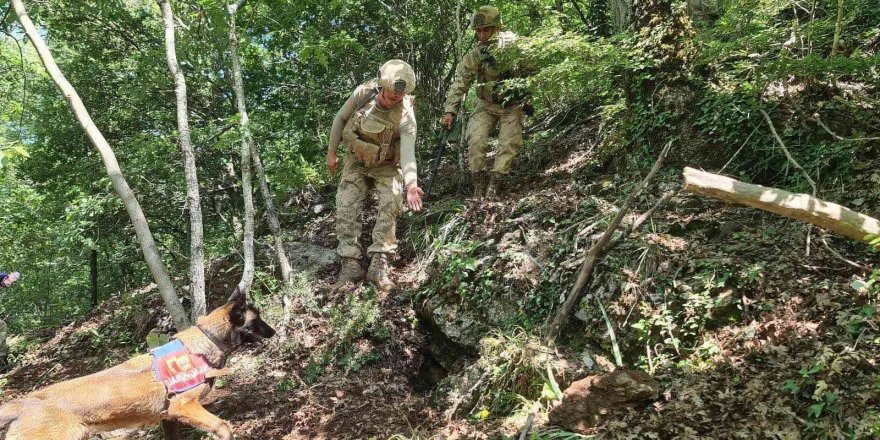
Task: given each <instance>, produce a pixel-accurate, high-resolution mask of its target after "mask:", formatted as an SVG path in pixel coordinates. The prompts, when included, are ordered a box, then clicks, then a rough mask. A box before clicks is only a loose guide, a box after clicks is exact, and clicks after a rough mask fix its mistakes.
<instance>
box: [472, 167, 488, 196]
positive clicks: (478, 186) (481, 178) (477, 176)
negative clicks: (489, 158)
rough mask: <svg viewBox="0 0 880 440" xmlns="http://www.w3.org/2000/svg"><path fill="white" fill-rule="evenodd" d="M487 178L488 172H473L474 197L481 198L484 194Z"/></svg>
mask: <svg viewBox="0 0 880 440" xmlns="http://www.w3.org/2000/svg"><path fill="white" fill-rule="evenodd" d="M487 180H489V173H487V172H485V171H480V172H478V173H474V198H475V199H482V198H483V196H484V195H485V194H486V181H487Z"/></svg>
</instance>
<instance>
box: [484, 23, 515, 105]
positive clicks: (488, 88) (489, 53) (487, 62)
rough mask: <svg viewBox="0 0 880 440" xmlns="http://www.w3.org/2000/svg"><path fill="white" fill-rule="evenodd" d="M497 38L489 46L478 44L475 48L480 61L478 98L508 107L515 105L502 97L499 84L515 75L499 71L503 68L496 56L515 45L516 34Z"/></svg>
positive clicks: (500, 34) (507, 33)
mask: <svg viewBox="0 0 880 440" xmlns="http://www.w3.org/2000/svg"><path fill="white" fill-rule="evenodd" d="M496 38H497V39H496V40H495V41H492V42H491V43H488V44H479V43H478V44H477V47H475V48H474V52H475V54H476V56H477V59H478V60H479V65H478V66H477V75H476V76H477V97H479V98H480V99H482V100H483V101H486V102H489V103H492V104H502V105H505V106H506V105H510V104H513V103H511V102H509V100H508V99H505V98H506V97H504V96H502V94H501V93H500V89H499V88H500V86H501V84H499V81H503V80H506V79H510V78H512V77H513V76H514V73H513V72H511V71H509V70H505V71H503V72H502V71H499V70H500V69H502V66H500V65H499V63H498V60H497V59H496V58H495V55H496V54H497V53H498V51H501V50H505V49H506V48H507V47H508V46H510V45H511V44H513V43H514V42H515V41H516V34H513V33H511V32H499V33H498V35H497V36H496Z"/></svg>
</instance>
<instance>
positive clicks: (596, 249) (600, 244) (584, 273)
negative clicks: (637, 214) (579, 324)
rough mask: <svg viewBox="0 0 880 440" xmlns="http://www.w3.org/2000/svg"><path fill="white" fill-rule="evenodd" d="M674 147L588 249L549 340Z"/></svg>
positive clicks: (629, 196)
mask: <svg viewBox="0 0 880 440" xmlns="http://www.w3.org/2000/svg"><path fill="white" fill-rule="evenodd" d="M671 147H672V141H670V142H668V143H667V144H666V146H665V147H663V151H661V152H660V155H659V156H657V161H656V162H654V166H653V167H652V168H651V171H650V172H648V175H647V176H645V178H644V179H642V181H641V182H640V183H639V184H638V186H636V187H635V189H633V191H632V192H631V193H630V194H629V195H628V196H627V197H626V200H625V201H624V202H623V205H621V206H620V210H618V211H617V215H616V216H615V217H614V220H612V221H611V225H609V226H608V229H606V230H605V233H604V234H602V238H600V239H599V241H597V242H596V243H595V244H594V245H593V246H592V247H590V250H589V251H587V257H586V258H585V259H584V263H583V264H582V265H581V269H580V272H579V273H578V278H577V281H575V283H574V286H572V288H571V291H569V292H568V297H567V298H566V299H565V302H564V303H562V307H560V308H559V311H558V312H556V316H555V317H554V318H553V321H552V322H551V323H550V326H549V327H548V329H547V337H548V339H549V340H551V341H552V340H555V339H556V336H558V335H559V330H560V329H561V328H562V325H563V324H565V322H566V321H567V320H568V317H569V315H571V312H572V310H573V309H574V306H575V304H577V303H578V302H580V299H581V293H582V291H583V289H584V287H585V286H586V285H587V281H588V280H589V279H590V275H591V274H592V273H593V268H595V267H596V263H597V262H598V261H599V258H600V257H601V256H602V255H604V253H605V252H604V250H605V246H606V245H607V244H608V242H610V241H611V237H612V236H613V235H614V231H615V230H617V227H618V226H620V222H621V221H623V217H624V216H626V214H627V213H628V212H629V210H630V208H631V207H632V204H633V202H634V201H635V199H636V197H637V196H638V195H639V194H640V193H641V192H642V190H644V189H645V187H646V186H648V183H649V182H650V181H651V179H653V178H654V175H655V174H657V171H658V170H659V169H660V167H661V165H662V164H663V159H665V158H666V153H668V152H669V149H670V148H671Z"/></svg>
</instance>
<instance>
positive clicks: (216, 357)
mask: <svg viewBox="0 0 880 440" xmlns="http://www.w3.org/2000/svg"><path fill="white" fill-rule="evenodd" d="M274 335H275V330H273V329H272V327H270V326H269V325H268V324H266V323H265V322H264V321H263V320H262V319H260V314H259V312H258V311H257V309H255V308H253V307H251V306H248V305H247V300H246V297H245V295H244V294H243V293H241V292H239V291H238V289H236V290H235V293H233V294H232V296H231V297H230V298H229V302H228V303H226V304H225V305H224V306H222V307H220V308H218V309H215V310H214V311H212V312H211V313H210V314H208V315H207V316H203V317H200V318H199V319H198V323H197V324H196V325H195V326H192V327H190V328H187V329H186V330H183V331H182V332H179V333H177V334H176V335H174V339H177V340H179V341H181V342H182V343H183V346H185V348H186V350H188V351H189V354H190V355H191V356H190V357H188V358H187V357H184V358H183V361H182V362H183V363H185V364H187V366H186V368H184V370H186V369H188V368H189V365H188V363H189V360H190V359H192V360H198V361H199V362H200V363H202V361H203V363H202V365H205V366H204V368H205V369H206V370H207V373H206V374H205V376H206V377H207V378H206V379H205V380H204V382H202V383H200V384H198V385H196V386H195V387H194V388H190V389H188V390H186V391H182V392H180V393H176V394H174V393H167V392H166V386H167V385H168V382H161V381H159V380H158V379H157V377H156V374H155V373H154V371H153V366H152V365H153V362H154V361H153V356H152V355H150V354H144V355H140V356H138V357H135V358H133V359H131V360H129V361H127V362H125V363H123V364H120V365H117V366H115V367H112V368H109V369H107V370H104V371H99V372H97V373H95V374H91V375H88V376H83V377H79V378H76V379H71V380H68V381H65V382H61V383H58V384H55V385H52V386H49V387H46V388H44V389H42V390H39V391H35V392H33V393H30V394H28V395H26V396H24V397H21V398H19V399H16V400H14V401H12V402H9V403H7V404H6V405H3V406H2V407H0V429H2V428H4V427H7V426H8V431H7V433H6V437H5V438H6V439H7V440H80V439H85V438H88V436H89V435H91V434H94V433H97V432H102V431H111V430H114V429H120V428H133V427H139V426H144V425H151V424H156V423H159V422H163V426H164V425H165V423H164V422H165V421H178V422H181V423H185V424H187V425H191V426H195V427H196V428H199V429H202V430H204V431H208V432H212V433H214V434H216V435H217V436H218V437H219V438H220V439H223V440H226V439H231V438H232V431H231V430H230V427H229V424H228V423H227V422H225V421H224V420H222V419H220V418H219V417H217V416H215V415H214V414H211V413H210V412H208V410H206V409H205V408H204V407H203V406H202V404H201V403H200V400H201V399H203V398H204V397H205V396H207V395H208V392H209V391H211V387H212V386H213V384H214V379H213V378H215V377H217V376H219V375H220V374H222V368H223V366H224V364H225V363H226V358H227V357H228V356H229V354H230V353H231V352H233V351H235V350H236V349H237V348H238V347H240V346H241V345H242V344H246V343H253V342H259V341H261V340H263V339H264V338H269V337H272V336H274ZM178 359H179V358H178ZM176 360H177V359H172V361H176ZM170 364H174V362H171V363H170ZM175 368H178V370H179V365H177V366H176V367H175ZM169 389H170V388H169Z"/></svg>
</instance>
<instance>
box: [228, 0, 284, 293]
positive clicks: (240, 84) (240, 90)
mask: <svg viewBox="0 0 880 440" xmlns="http://www.w3.org/2000/svg"><path fill="white" fill-rule="evenodd" d="M243 3H244V1H239V2H238V3H236V4H235V5H232V6H230V11H229V14H230V27H231V29H230V34H229V43H230V52H231V53H230V56H231V57H232V65H233V69H234V70H235V72H236V73H234V74H233V76H232V80H233V81H234V82H235V89H236V93H235V98H236V100H237V102H238V109H239V112H241V114H242V115H247V103H246V102H245V98H244V80H243V78H242V75H241V60H240V59H239V58H238V38H237V35H236V34H235V21H234V20H235V16H234V14H235V13H236V12H238V8H239V7H241V5H242V4H243ZM233 8H234V9H233ZM248 133H250V131H248ZM245 140H246V141H247V142H248V143H249V144H250V145H249V149H250V153H251V159H252V160H253V163H254V169H255V170H256V171H257V179H258V180H259V182H260V193H261V194H262V195H263V203H265V204H266V216H267V217H269V227H270V228H271V229H272V235H274V236H275V253H276V254H277V255H278V264H279V265H280V266H281V278H282V279H283V280H284V284H285V285H290V282H291V281H292V280H293V268H291V266H290V259H289V258H287V252H286V251H285V250H284V241H283V240H282V238H281V222H280V221H279V220H278V210H276V209H275V201H274V200H273V198H272V193H271V192H270V191H269V182H268V181H267V180H266V171H265V169H263V161H262V160H261V159H260V153H259V151H258V150H257V144H256V142H254V139H253V137H252V136H247V137H246V138H245Z"/></svg>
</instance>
